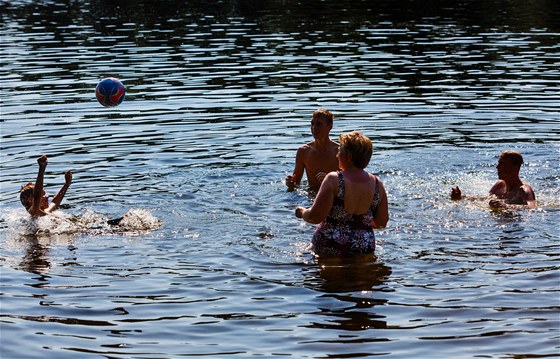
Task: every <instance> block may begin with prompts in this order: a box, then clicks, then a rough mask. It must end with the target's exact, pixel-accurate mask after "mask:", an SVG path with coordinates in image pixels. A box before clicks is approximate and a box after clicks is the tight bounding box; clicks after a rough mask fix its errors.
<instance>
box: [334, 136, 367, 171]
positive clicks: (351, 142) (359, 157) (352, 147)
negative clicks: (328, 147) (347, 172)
mask: <svg viewBox="0 0 560 359" xmlns="http://www.w3.org/2000/svg"><path fill="white" fill-rule="evenodd" d="M339 140H340V147H341V148H342V149H343V150H344V151H346V152H348V153H350V154H351V155H352V159H351V161H352V163H353V164H354V166H356V167H358V168H361V169H364V168H366V167H367V165H368V164H369V160H370V159H371V155H372V152H373V145H372V144H371V140H370V139H369V138H368V137H367V136H365V135H363V134H362V133H361V132H360V131H352V132H349V133H343V134H341V135H340V136H339Z"/></svg>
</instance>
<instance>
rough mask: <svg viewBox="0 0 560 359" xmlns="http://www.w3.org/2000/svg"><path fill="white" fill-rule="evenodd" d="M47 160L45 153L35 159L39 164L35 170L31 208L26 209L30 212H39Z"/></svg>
mask: <svg viewBox="0 0 560 359" xmlns="http://www.w3.org/2000/svg"><path fill="white" fill-rule="evenodd" d="M48 162H49V161H48V159H47V156H45V155H42V156H41V157H39V158H38V159H37V164H39V171H38V172H37V179H36V180H35V187H34V188H33V203H32V204H31V208H29V210H28V212H29V213H30V214H38V213H41V199H42V197H43V192H44V184H43V181H44V177H45V170H46V169H47V164H48Z"/></svg>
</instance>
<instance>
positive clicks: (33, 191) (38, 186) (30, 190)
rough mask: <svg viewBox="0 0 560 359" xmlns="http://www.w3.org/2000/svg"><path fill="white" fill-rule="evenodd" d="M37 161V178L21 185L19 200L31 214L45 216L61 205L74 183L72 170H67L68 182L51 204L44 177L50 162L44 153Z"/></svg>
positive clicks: (65, 175)
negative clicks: (32, 181) (45, 188)
mask: <svg viewBox="0 0 560 359" xmlns="http://www.w3.org/2000/svg"><path fill="white" fill-rule="evenodd" d="M37 163H38V164H39V171H38V172H37V179H36V181H35V183H31V182H30V183H28V184H26V185H25V186H22V187H21V190H20V195H19V200H20V201H21V204H22V205H23V206H24V207H25V209H26V210H27V212H28V213H29V214H30V215H32V216H45V215H47V214H52V213H53V212H54V211H55V210H56V209H58V207H60V203H61V202H62V199H63V198H64V195H65V194H66V191H67V190H68V188H69V187H70V184H71V183H72V171H66V173H65V174H64V179H65V181H66V182H65V183H64V185H63V186H62V188H61V189H60V191H58V193H57V194H56V196H54V198H53V199H52V201H51V203H50V204H49V196H48V195H47V194H46V192H45V190H44V185H43V178H44V176H45V170H46V168H47V164H48V159H47V156H45V155H43V156H41V157H39V159H37Z"/></svg>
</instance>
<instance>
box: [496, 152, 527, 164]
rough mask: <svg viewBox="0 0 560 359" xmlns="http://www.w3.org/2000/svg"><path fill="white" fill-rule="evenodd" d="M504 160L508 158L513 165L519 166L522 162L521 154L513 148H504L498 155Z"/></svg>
mask: <svg viewBox="0 0 560 359" xmlns="http://www.w3.org/2000/svg"><path fill="white" fill-rule="evenodd" d="M500 157H502V158H503V159H504V160H508V161H509V163H511V164H512V165H514V166H517V167H521V165H522V164H523V156H521V153H519V152H517V151H514V150H506V151H504V152H502V154H501V155H500Z"/></svg>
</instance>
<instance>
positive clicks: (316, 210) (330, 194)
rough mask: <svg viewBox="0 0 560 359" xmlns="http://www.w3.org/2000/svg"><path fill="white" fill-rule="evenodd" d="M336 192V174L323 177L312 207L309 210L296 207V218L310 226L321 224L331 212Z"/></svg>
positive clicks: (332, 173)
mask: <svg viewBox="0 0 560 359" xmlns="http://www.w3.org/2000/svg"><path fill="white" fill-rule="evenodd" d="M337 190H338V175H337V173H336V172H331V173H329V174H328V175H327V176H326V177H325V180H324V181H323V183H322V184H321V188H319V193H317V197H315V201H314V202H313V205H312V206H311V207H310V208H303V207H297V208H296V217H297V218H302V219H303V220H304V221H306V222H309V223H312V224H318V223H321V222H322V221H324V220H325V218H327V216H328V215H329V212H330V211H331V208H332V205H333V200H334V196H335V195H336V191H337Z"/></svg>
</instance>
